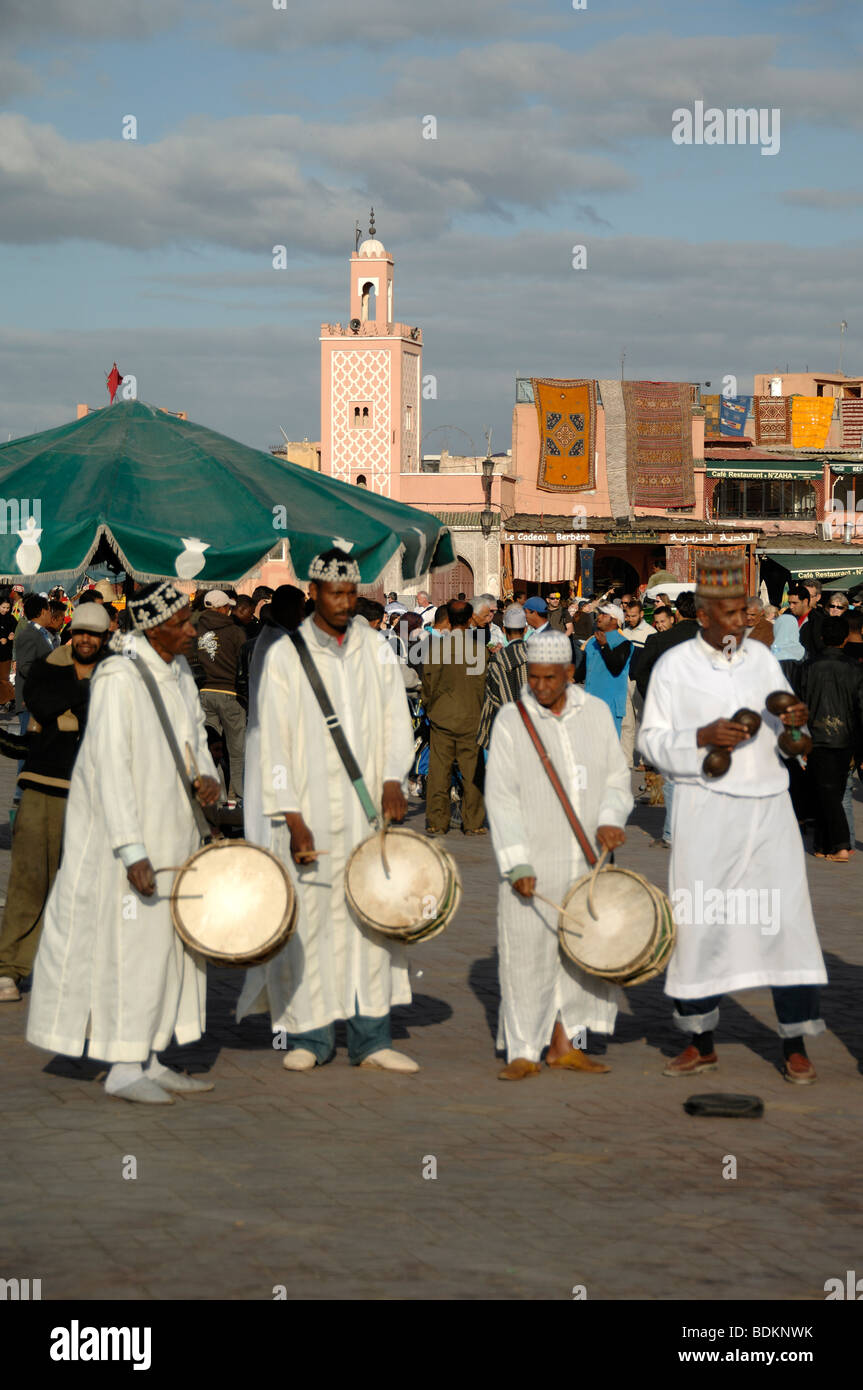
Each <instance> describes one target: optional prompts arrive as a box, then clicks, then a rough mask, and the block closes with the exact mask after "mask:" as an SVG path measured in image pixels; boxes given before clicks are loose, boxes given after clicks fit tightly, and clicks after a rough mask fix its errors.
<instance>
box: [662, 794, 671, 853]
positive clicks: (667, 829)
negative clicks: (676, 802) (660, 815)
mask: <svg viewBox="0 0 863 1390" xmlns="http://www.w3.org/2000/svg"><path fill="white" fill-rule="evenodd" d="M662 796H663V799H664V801H665V824H664V826H663V827H662V838H663V840H664V841H665V843H666V844H667V845H670V844H671V803H672V800H673V799H674V783H673V782H672V780H671V778H670V777H663V779H662Z"/></svg>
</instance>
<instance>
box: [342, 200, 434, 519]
mask: <svg viewBox="0 0 863 1390" xmlns="http://www.w3.org/2000/svg"><path fill="white" fill-rule="evenodd" d="M357 237H358V238H359V232H358V233H357ZM350 268H351V279H350V322H349V323H348V325H347V327H344V328H343V327H342V325H341V324H340V323H335V324H333V323H322V324H321V471H322V472H323V473H331V474H332V476H333V477H334V478H340V479H341V480H342V481H343V482H346V483H358V484H359V485H360V486H365V487H367V488H369V490H370V491H372V492H379V493H382V494H383V495H384V496H385V497H394V498H398V497H399V495H400V475H401V474H402V473H418V472H419V456H420V455H419V450H420V440H421V438H422V435H421V420H420V398H421V392H420V385H421V382H422V333H421V332H420V330H419V329H418V328H414V327H412V326H410V325H409V324H406V323H396V322H394V320H393V258H392V256H391V255H390V253H389V252H388V251H387V250H386V249H385V248H384V246H383V245H382V244H381V242H379V241H377V240H376V238H375V220H374V208H373V209H372V215H371V222H370V226H369V236H368V239H367V240H366V241H364V242H363V243H362V245H361V246H359V247H358V248H357V250H356V251H354V252H353V253H352V255H351V261H350Z"/></svg>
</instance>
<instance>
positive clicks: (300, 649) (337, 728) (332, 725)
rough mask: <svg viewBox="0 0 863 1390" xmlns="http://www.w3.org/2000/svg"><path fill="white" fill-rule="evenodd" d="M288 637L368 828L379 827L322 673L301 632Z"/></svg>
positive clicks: (360, 771)
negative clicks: (295, 650) (364, 815)
mask: <svg viewBox="0 0 863 1390" xmlns="http://www.w3.org/2000/svg"><path fill="white" fill-rule="evenodd" d="M288 636H289V637H290V639H291V641H292V642H293V644H294V646H295V647H296V649H297V656H298V657H299V658H300V665H301V666H302V668H303V670H304V671H305V673H306V675H307V676H308V680H309V685H310V686H311V687H312V690H313V691H314V695H315V699H316V700H317V702H318V704H319V705H320V708H321V714H322V715H323V716H324V723H325V724H326V726H327V728H328V729H329V731H330V733H331V735H332V739H333V743H334V744H335V745H336V749H337V751H338V755H339V757H340V758H341V760H342V763H343V765H344V769H345V772H346V773H347V774H348V780H349V781H350V783H351V786H352V787H353V789H354V791H355V792H356V794H357V796H358V797H359V801H360V805H361V806H362V808H363V810H364V811H365V813H366V816H367V817H368V820H369V822H370V824H371V825H377V824H378V813H377V809H376V807H375V804H374V802H373V801H372V799H371V797H370V796H369V789H368V787H367V786H366V783H365V779H364V777H363V774H362V770H361V768H360V765H359V763H358V762H357V760H356V758H355V757H354V755H353V752H352V750H351V746H350V744H349V743H348V741H347V739H346V737H345V731H344V729H343V728H342V726H341V724H340V722H339V716H338V715H337V714H336V712H335V710H334V709H333V702H332V700H331V699H330V697H329V695H328V694H327V691H326V687H325V685H324V683H323V681H322V680H321V673H320V671H319V670H318V668H317V666H316V665H315V663H314V660H313V658H312V654H311V652H310V651H309V649H308V647H307V646H306V641H305V638H304V637H303V635H302V633H300V632H289V633H288Z"/></svg>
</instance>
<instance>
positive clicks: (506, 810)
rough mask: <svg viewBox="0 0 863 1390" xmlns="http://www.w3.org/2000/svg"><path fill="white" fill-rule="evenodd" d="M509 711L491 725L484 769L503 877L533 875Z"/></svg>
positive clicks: (493, 838)
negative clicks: (519, 870) (517, 871)
mask: <svg viewBox="0 0 863 1390" xmlns="http://www.w3.org/2000/svg"><path fill="white" fill-rule="evenodd" d="M510 708H512V707H511V706H508V705H504V707H503V708H502V709H501V711H500V713H499V714H498V716H497V718H496V719H495V721H494V724H493V725H492V728H491V746H490V748H489V753H488V763H487V764H486V769H485V810H486V815H487V816H488V823H489V825H490V827H491V841H492V846H493V847H494V852H495V855H496V856H497V863H498V868H499V869H500V871H501V873H502V874H503V875H504V876H505V877H506V876H508V875H509V874H510V873H511V871H512V870H513V869H516V868H522V867H523V868H524V869H525V870H529V872H530V874H534V869H533V867H532V865H531V854H530V836H529V835H528V831H527V826H526V825H525V821H524V812H523V809H522V798H521V795H520V787H519V775H518V774H519V767H518V759H517V757H516V753H515V743H514V740H513V736H512V733H511V731H510V728H509V722H510V720H509V710H510ZM609 718H611V716H610V715H609Z"/></svg>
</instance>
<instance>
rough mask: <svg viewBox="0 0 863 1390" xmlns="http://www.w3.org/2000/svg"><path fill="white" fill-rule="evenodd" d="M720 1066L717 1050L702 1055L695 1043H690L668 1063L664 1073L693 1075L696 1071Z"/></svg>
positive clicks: (668, 1074)
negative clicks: (704, 1055)
mask: <svg viewBox="0 0 863 1390" xmlns="http://www.w3.org/2000/svg"><path fill="white" fill-rule="evenodd" d="M718 1066H719V1058H718V1057H717V1055H716V1053H715V1052H710V1053H708V1055H707V1056H706V1057H702V1055H701V1053H700V1052H699V1051H698V1048H697V1047H696V1046H695V1044H694V1043H690V1044H689V1046H688V1047H685V1048H684V1049H683V1051H682V1052H681V1053H680V1054H679V1056H677V1057H675V1058H674V1060H673V1061H671V1062H669V1063H668V1066H667V1067H666V1068H665V1070H664V1072H663V1073H662V1075H663V1076H691V1075H692V1073H693V1072H696V1071H716V1068H717V1067H718Z"/></svg>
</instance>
